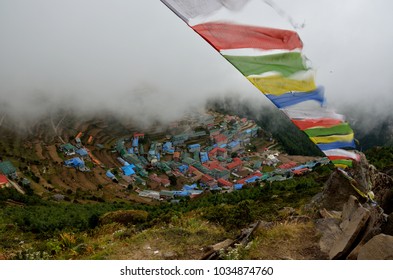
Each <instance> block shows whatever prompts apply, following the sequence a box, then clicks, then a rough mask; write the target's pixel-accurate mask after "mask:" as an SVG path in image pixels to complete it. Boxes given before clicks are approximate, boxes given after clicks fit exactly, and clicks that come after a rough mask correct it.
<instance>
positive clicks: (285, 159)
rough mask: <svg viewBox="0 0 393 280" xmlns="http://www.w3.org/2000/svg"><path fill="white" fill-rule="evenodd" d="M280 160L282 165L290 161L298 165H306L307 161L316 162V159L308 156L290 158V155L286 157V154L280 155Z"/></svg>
mask: <svg viewBox="0 0 393 280" xmlns="http://www.w3.org/2000/svg"><path fill="white" fill-rule="evenodd" d="M278 159H279V160H280V161H281V162H282V163H288V162H290V161H294V162H297V163H305V162H307V161H311V160H315V159H316V157H308V156H290V155H285V154H280V155H279V156H278Z"/></svg>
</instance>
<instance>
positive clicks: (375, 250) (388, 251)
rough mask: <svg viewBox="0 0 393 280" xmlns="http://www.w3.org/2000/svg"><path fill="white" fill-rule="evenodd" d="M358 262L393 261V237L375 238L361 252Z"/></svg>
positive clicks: (382, 236)
mask: <svg viewBox="0 0 393 280" xmlns="http://www.w3.org/2000/svg"><path fill="white" fill-rule="evenodd" d="M358 260H393V236H390V235H385V234H379V235H377V236H374V237H373V238H372V239H371V240H370V241H369V242H367V243H366V244H365V245H364V246H363V247H362V248H361V249H360V250H359V254H358Z"/></svg>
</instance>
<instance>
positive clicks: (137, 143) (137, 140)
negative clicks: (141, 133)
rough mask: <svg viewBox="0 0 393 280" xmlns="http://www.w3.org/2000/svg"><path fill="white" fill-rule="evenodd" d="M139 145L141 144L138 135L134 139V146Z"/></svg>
mask: <svg viewBox="0 0 393 280" xmlns="http://www.w3.org/2000/svg"><path fill="white" fill-rule="evenodd" d="M138 145H139V138H138V137H136V138H134V139H132V147H134V148H138Z"/></svg>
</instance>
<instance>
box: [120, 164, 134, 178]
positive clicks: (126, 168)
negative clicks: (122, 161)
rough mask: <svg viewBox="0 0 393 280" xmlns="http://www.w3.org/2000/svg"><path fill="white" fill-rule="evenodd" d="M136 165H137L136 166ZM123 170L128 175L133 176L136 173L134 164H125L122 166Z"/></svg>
mask: <svg viewBox="0 0 393 280" xmlns="http://www.w3.org/2000/svg"><path fill="white" fill-rule="evenodd" d="M134 167H135V166H134ZM121 170H122V171H123V174H124V175H126V176H132V175H134V174H135V171H134V169H133V167H132V165H125V166H122V167H121Z"/></svg>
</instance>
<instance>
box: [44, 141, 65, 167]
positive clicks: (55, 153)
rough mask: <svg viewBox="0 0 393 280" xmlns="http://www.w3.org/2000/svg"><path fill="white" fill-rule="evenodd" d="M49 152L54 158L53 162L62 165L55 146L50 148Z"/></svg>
mask: <svg viewBox="0 0 393 280" xmlns="http://www.w3.org/2000/svg"><path fill="white" fill-rule="evenodd" d="M47 150H48V152H49V155H50V157H51V158H52V160H53V161H54V162H56V163H62V162H63V160H62V159H61V158H60V157H59V155H58V154H57V149H56V146H55V145H51V146H48V147H47Z"/></svg>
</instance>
